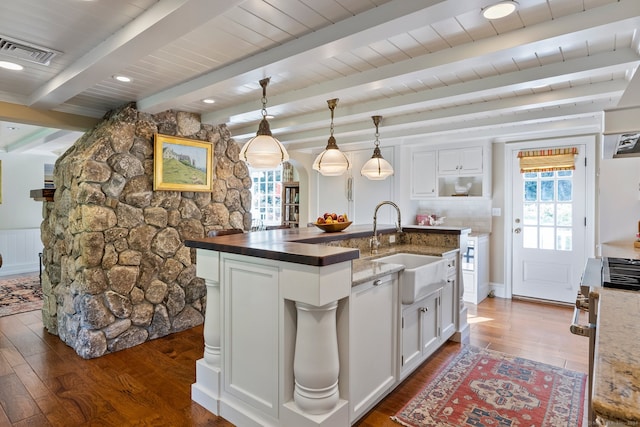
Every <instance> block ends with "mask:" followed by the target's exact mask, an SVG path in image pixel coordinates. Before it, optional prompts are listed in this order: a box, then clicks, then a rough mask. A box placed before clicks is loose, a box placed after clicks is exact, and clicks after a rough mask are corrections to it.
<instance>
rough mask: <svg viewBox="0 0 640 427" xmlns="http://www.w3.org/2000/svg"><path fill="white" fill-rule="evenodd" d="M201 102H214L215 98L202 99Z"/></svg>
mask: <svg viewBox="0 0 640 427" xmlns="http://www.w3.org/2000/svg"><path fill="white" fill-rule="evenodd" d="M202 102H204V103H205V104H215V102H216V100H215V99H210V98H207V99H203V100H202Z"/></svg>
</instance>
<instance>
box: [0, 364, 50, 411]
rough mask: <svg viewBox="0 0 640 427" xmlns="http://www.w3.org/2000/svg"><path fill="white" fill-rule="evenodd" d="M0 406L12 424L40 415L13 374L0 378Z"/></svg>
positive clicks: (33, 402) (31, 399)
mask: <svg viewBox="0 0 640 427" xmlns="http://www.w3.org/2000/svg"><path fill="white" fill-rule="evenodd" d="M0 405H1V406H2V408H3V409H4V412H5V413H6V414H7V417H8V418H9V420H10V421H11V422H12V423H17V422H19V421H22V420H24V419H26V418H30V417H33V416H34V415H38V414H39V413H40V410H39V409H38V405H37V404H36V402H35V401H34V400H33V398H32V397H31V395H29V392H28V391H27V389H26V388H25V387H24V385H23V384H22V382H21V381H20V378H18V376H17V375H16V374H14V373H12V374H9V375H4V376H2V377H0Z"/></svg>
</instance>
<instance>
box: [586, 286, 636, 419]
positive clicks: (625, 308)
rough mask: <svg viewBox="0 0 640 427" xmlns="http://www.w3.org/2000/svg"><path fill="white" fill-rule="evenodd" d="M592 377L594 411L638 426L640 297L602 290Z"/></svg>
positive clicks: (619, 291) (617, 291) (627, 293)
mask: <svg viewBox="0 0 640 427" xmlns="http://www.w3.org/2000/svg"><path fill="white" fill-rule="evenodd" d="M598 293H599V298H600V299H599V306H598V323H597V325H596V350H595V363H594V374H593V380H594V383H593V400H592V405H593V411H594V413H595V414H596V415H597V416H600V417H602V418H604V419H606V420H611V421H622V422H625V423H626V424H624V425H640V293H639V292H633V291H621V290H615V289H608V288H601V289H599V290H598Z"/></svg>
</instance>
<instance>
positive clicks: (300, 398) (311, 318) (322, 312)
mask: <svg viewBox="0 0 640 427" xmlns="http://www.w3.org/2000/svg"><path fill="white" fill-rule="evenodd" d="M337 307H338V302H337V301H333V302H331V303H329V304H325V305H323V306H320V307H317V306H313V305H310V304H306V303H302V302H296V310H297V315H298V322H297V323H298V325H297V331H296V344H295V355H294V361H293V373H294V376H295V385H294V393H293V400H294V401H295V403H296V406H297V407H298V408H299V409H300V410H301V411H303V412H306V413H309V414H313V415H318V414H324V413H327V412H329V411H331V410H333V409H334V408H335V407H336V405H337V404H338V401H339V397H340V396H339V392H338V374H339V371H340V362H339V359H338V333H337V329H336V309H337Z"/></svg>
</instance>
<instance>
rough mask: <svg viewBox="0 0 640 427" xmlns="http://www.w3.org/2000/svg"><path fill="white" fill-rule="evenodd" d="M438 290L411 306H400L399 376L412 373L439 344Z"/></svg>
mask: <svg viewBox="0 0 640 427" xmlns="http://www.w3.org/2000/svg"><path fill="white" fill-rule="evenodd" d="M439 300H440V289H438V290H436V291H435V292H433V293H431V294H429V295H427V296H425V297H424V298H421V299H420V300H418V301H416V302H414V303H413V304H411V305H403V306H402V360H401V364H402V367H401V370H400V372H401V373H400V376H401V377H404V376H405V375H408V374H409V373H410V372H411V371H413V370H414V369H415V368H416V366H418V365H419V364H420V363H421V362H422V361H423V360H424V359H426V358H427V357H429V355H430V354H431V353H433V352H434V351H435V350H436V349H437V348H438V344H439V342H440V341H439V339H438V335H439V334H438V326H439V325H438V318H439V317H440V316H439V315H438V311H439V305H440V304H439Z"/></svg>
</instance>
